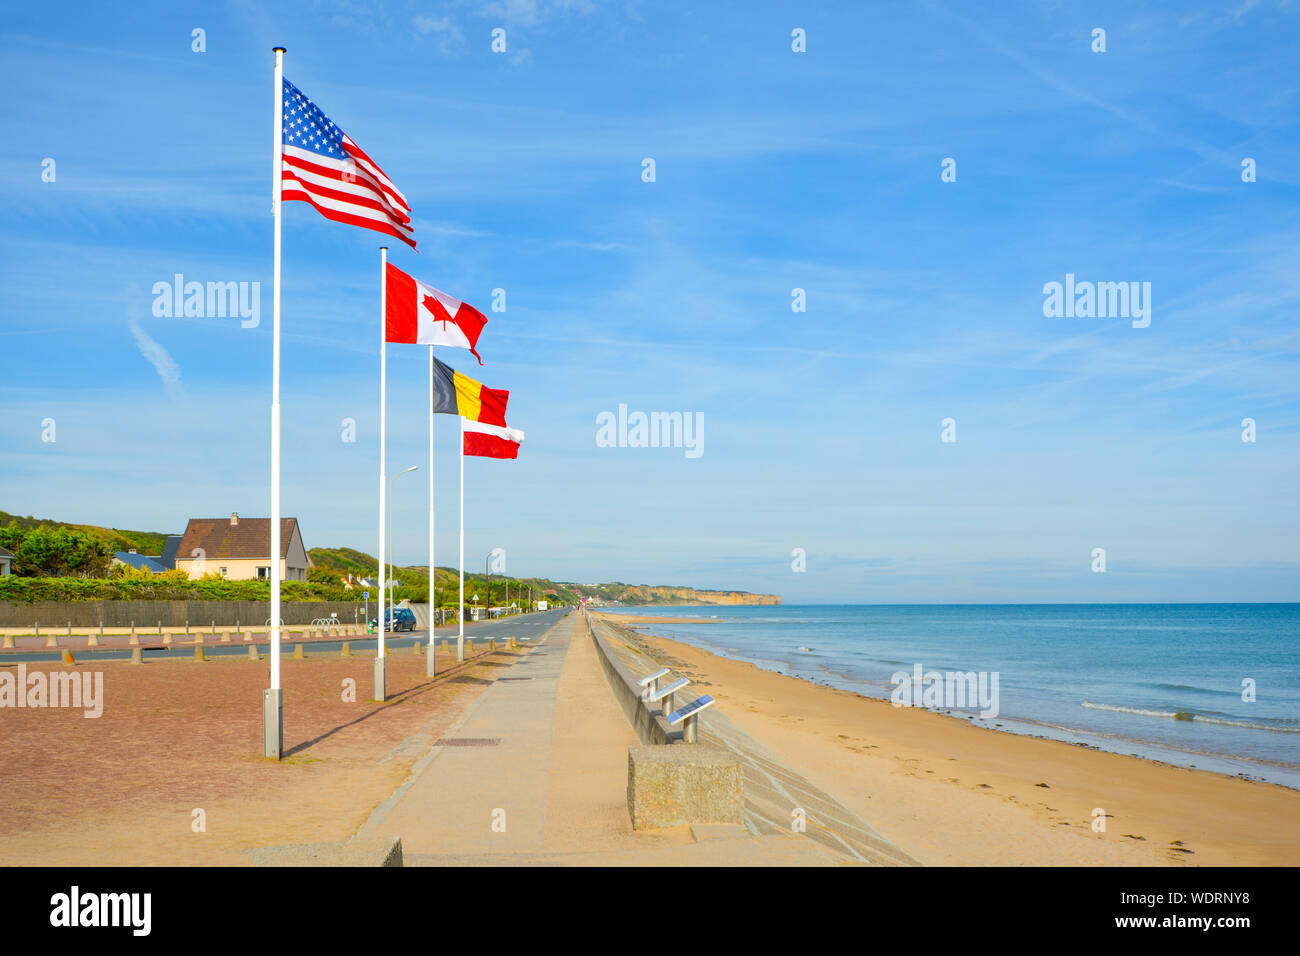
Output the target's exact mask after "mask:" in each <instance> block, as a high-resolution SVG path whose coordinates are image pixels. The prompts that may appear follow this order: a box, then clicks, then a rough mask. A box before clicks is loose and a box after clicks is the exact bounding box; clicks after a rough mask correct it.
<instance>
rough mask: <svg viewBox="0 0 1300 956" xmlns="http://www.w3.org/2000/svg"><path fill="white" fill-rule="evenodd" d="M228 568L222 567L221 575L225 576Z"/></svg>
mask: <svg viewBox="0 0 1300 956" xmlns="http://www.w3.org/2000/svg"><path fill="white" fill-rule="evenodd" d="M226 570H227V569H226V568H222V569H221V576H222V577H223V578H224V577H225V576H226Z"/></svg>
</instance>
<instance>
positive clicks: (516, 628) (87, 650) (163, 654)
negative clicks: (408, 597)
mask: <svg viewBox="0 0 1300 956" xmlns="http://www.w3.org/2000/svg"><path fill="white" fill-rule="evenodd" d="M566 610H568V609H567V608H554V609H552V610H549V611H535V612H533V613H532V614H516V615H514V616H512V617H507V618H502V619H500V620H493V621H471V622H467V623H466V624H465V637H466V638H473V639H474V640H476V641H486V640H487V639H488V638H490V637H495V638H497V639H498V640H500V639H501V638H509V637H513V638H516V639H518V640H520V641H535V640H537V639H538V638H540V637H541V636H542V635H543V634H545V633H546V631H548V630H549V629H550V628H551V627H553V626H554V625H555V623H556V622H557V621H559V620H560V619H561V618H562V617H564V614H565V611H566ZM456 634H457V628H456V626H455V625H448V626H444V627H439V628H436V629H435V630H434V638H435V640H438V641H441V640H442V639H443V638H447V639H448V640H450V641H452V642H455V640H456ZM428 637H429V630H428V628H419V627H417V628H416V629H415V630H414V631H402V632H401V633H400V634H396V635H394V634H385V635H384V648H385V650H386V651H392V650H400V649H402V648H410V647H411V645H412V644H414V643H415V642H416V641H421V642H423V641H426V640H428ZM344 640H346V641H348V643H350V644H351V645H352V650H353V652H354V653H355V652H356V651H361V650H367V649H369V650H374V649H375V645H376V644H377V643H378V637H376V636H375V635H363V636H361V637H348V638H344V639H339V640H329V641H323V640H310V641H306V642H304V643H305V644H306V649H307V653H308V654H312V653H316V654H319V653H322V652H331V651H332V652H335V653H337V652H338V651H340V650H341V649H342V647H343V641H344ZM141 641H142V644H143V646H142V647H141V656H142V657H143V658H144V659H145V660H146V661H162V660H167V659H169V658H171V659H180V660H184V659H192V658H193V657H194V645H193V644H165V645H164V644H157V645H150V644H148V643H143V642H146V641H147V638H146V637H145V636H144V635H141ZM250 643H256V645H257V646H258V647H259V649H261V650H263V651H264V650H265V648H266V638H265V637H261V638H260V639H259V640H258V641H256V642H245V641H232V642H230V643H229V644H225V643H216V642H211V641H209V642H205V643H204V645H203V654H204V656H205V657H223V656H226V655H234V656H238V657H247V656H248V646H249V644H250ZM453 646H454V643H453ZM73 653H74V655H75V656H76V658H77V661H78V663H93V662H94V661H112V660H130V658H131V649H130V648H129V647H112V648H108V647H83V648H79V649H78V648H73ZM281 653H282V654H292V653H293V643H291V642H289V641H283V642H282V643H281ZM62 659H63V651H62V650H57V651H54V650H39V651H38V650H28V651H18V652H14V651H10V652H8V653H5V654H0V665H3V664H9V663H13V664H18V663H28V664H35V663H42V662H50V661H60V660H62Z"/></svg>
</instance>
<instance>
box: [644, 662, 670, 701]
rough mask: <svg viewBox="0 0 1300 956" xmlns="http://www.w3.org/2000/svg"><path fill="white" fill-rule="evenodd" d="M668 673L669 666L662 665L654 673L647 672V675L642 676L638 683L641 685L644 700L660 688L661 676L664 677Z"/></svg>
mask: <svg viewBox="0 0 1300 956" xmlns="http://www.w3.org/2000/svg"><path fill="white" fill-rule="evenodd" d="M667 673H668V668H666V667H661V668H659V670H657V671H655V672H654V673H653V674H647V675H646V676H645V677H642V678H641V679H640V680H639V681H637V683H638V684H640V685H641V699H642V700H646V699H647V698H648V697H649V696H650V695H651V694H653V693H654V692H655V691H657V690H658V689H659V678H661V677H663V676H664V675H665V674H667Z"/></svg>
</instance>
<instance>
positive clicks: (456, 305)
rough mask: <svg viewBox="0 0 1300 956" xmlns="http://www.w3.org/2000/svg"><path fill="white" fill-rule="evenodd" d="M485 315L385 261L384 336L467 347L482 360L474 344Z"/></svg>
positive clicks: (393, 340)
mask: <svg viewBox="0 0 1300 956" xmlns="http://www.w3.org/2000/svg"><path fill="white" fill-rule="evenodd" d="M485 325H487V319H486V318H484V316H483V313H482V312H480V311H479V310H478V309H476V308H474V307H473V306H472V305H466V304H465V303H464V302H461V301H460V300H459V299H453V298H452V297H451V296H449V295H447V294H446V293H445V292H439V291H438V290H437V289H435V288H434V287H433V286H429V285H425V284H424V283H423V282H419V281H417V280H415V279H414V278H412V277H411V276H408V275H407V274H406V273H405V272H403V271H402V270H401V269H399V268H397V266H395V265H393V264H392V263H391V262H390V263H388V288H387V292H386V294H385V297H384V339H385V341H388V342H398V343H406V344H408V345H450V346H452V347H454V348H458V349H469V350H470V352H471V354H473V356H474V357H475V358H476V359H478V364H479V365H482V364H483V359H482V358H481V357H480V356H479V354H478V352H476V351H475V350H474V347H475V346H476V345H478V337H479V333H480V332H482V331H483V326H485Z"/></svg>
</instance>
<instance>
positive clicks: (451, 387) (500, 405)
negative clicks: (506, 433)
mask: <svg viewBox="0 0 1300 956" xmlns="http://www.w3.org/2000/svg"><path fill="white" fill-rule="evenodd" d="M433 365H434V376H433V410H434V411H435V412H441V413H444V414H447V415H464V416H465V417H466V418H467V419H469V420H470V421H472V422H482V423H483V424H485V425H499V426H500V427H502V428H504V427H505V424H506V401H507V400H508V399H509V398H510V392H509V390H507V389H504V388H488V387H487V386H486V385H483V384H482V383H480V382H476V381H474V380H473V379H472V378H470V377H469V376H468V375H462V374H460V372H457V371H456V370H455V369H453V368H451V367H450V366H448V365H444V364H443V363H442V362H440V361H438V360H437V359H436V358H435V359H434V360H433Z"/></svg>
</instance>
